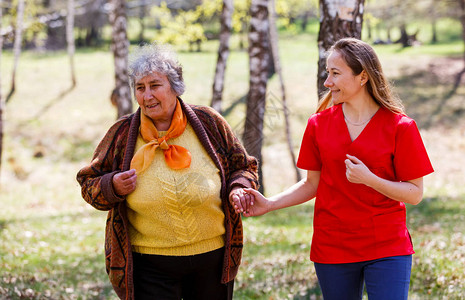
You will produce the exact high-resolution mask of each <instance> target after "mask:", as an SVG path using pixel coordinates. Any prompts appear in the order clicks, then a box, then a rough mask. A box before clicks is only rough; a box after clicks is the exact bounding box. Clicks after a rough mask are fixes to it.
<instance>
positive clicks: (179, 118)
mask: <svg viewBox="0 0 465 300" xmlns="http://www.w3.org/2000/svg"><path fill="white" fill-rule="evenodd" d="M140 119H141V122H140V134H141V136H142V139H143V140H144V141H145V142H146V144H145V145H144V146H142V147H140V149H139V150H137V152H136V154H134V157H133V158H132V160H131V169H136V172H137V173H142V172H144V171H145V169H147V168H148V167H149V166H150V164H151V163H152V161H153V158H154V157H155V150H157V148H158V146H160V148H161V149H162V150H163V154H164V155H165V161H166V163H167V164H168V166H169V167H170V168H171V169H174V170H179V169H184V168H188V167H189V166H190V164H191V153H190V152H189V150H187V149H186V148H184V147H181V146H178V145H168V143H167V142H166V141H167V140H169V139H171V138H176V137H178V136H180V135H181V134H182V133H183V132H184V129H186V125H187V118H186V115H185V114H184V112H183V111H182V109H181V105H180V104H179V101H177V104H176V109H175V110H174V114H173V119H172V120H171V125H170V128H169V129H168V131H167V132H166V135H165V136H163V137H161V138H159V137H158V130H157V128H156V127H155V125H154V124H153V122H152V120H151V119H150V118H149V117H147V116H146V115H145V114H144V113H142V112H141V114H140Z"/></svg>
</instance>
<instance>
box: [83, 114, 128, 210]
mask: <svg viewBox="0 0 465 300" xmlns="http://www.w3.org/2000/svg"><path fill="white" fill-rule="evenodd" d="M129 123H130V119H129V118H127V117H125V118H122V119H120V120H119V121H118V122H116V123H115V124H114V125H113V126H112V127H111V128H110V129H109V130H108V132H107V133H106V134H105V136H104V137H103V139H102V140H101V141H100V143H99V145H98V146H97V148H96V149H95V151H94V155H93V158H92V162H91V163H90V164H89V165H87V166H85V167H83V168H82V169H81V170H79V172H78V173H77V176H76V179H77V181H78V182H79V184H80V185H81V194H82V197H83V198H84V200H85V201H86V202H87V203H89V204H90V205H92V206H93V207H94V208H96V209H98V210H110V209H112V208H113V207H114V206H116V205H117V204H118V203H120V202H122V201H124V200H125V197H122V196H119V195H117V194H116V192H115V190H114V188H113V176H114V175H115V174H116V173H118V172H120V169H121V164H122V161H123V157H124V150H125V146H126V140H127V131H128V128H129Z"/></svg>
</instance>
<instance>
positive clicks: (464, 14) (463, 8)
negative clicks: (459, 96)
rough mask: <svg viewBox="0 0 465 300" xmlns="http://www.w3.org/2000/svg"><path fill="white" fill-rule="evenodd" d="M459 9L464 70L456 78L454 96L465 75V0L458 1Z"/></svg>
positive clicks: (453, 89)
mask: <svg viewBox="0 0 465 300" xmlns="http://www.w3.org/2000/svg"><path fill="white" fill-rule="evenodd" d="M458 4H459V8H460V13H459V15H460V17H459V18H460V23H461V24H462V40H463V43H464V51H463V69H462V71H460V72H459V73H458V74H457V75H456V76H455V82H454V87H453V88H452V92H451V93H450V94H451V95H452V94H454V93H455V92H456V91H457V89H458V87H459V85H460V82H461V81H462V77H463V75H464V74H465V0H458Z"/></svg>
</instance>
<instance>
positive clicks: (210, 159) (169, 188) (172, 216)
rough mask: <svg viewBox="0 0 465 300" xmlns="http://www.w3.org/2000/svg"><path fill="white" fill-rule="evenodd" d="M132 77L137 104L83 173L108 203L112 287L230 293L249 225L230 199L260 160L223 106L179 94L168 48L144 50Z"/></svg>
mask: <svg viewBox="0 0 465 300" xmlns="http://www.w3.org/2000/svg"><path fill="white" fill-rule="evenodd" d="M129 76H130V83H131V87H132V88H133V91H134V96H135V98H136V100H137V103H138V104H139V106H140V107H139V109H138V110H137V111H136V112H135V113H134V114H131V115H128V116H125V117H123V118H121V119H120V120H118V121H117V122H116V123H115V124H114V125H113V126H112V127H111V128H110V129H109V130H108V132H107V133H106V135H105V137H104V138H103V139H102V141H101V142H100V144H99V145H98V147H97V149H96V150H95V153H94V157H93V160H92V162H91V164H90V165H88V166H86V167H84V168H82V169H81V170H80V171H79V173H78V174H77V180H78V181H79V183H80V185H81V187H82V196H83V198H84V199H85V200H86V201H87V202H88V203H89V204H90V205H92V206H93V207H95V208H96V209H99V210H109V214H108V219H107V223H106V237H105V255H106V270H107V273H108V275H109V277H110V281H111V283H112V285H113V288H114V290H115V291H116V293H117V294H118V296H119V297H120V298H121V299H181V298H182V299H209V300H210V299H232V293H233V283H234V278H235V276H236V274H237V271H238V268H239V264H240V261H241V254H242V223H241V218H240V214H238V213H236V212H235V210H234V207H233V206H232V204H231V203H233V199H234V200H236V201H247V200H248V199H247V197H250V196H249V195H248V194H246V193H244V192H243V191H242V188H256V187H257V161H256V159H255V158H253V157H251V156H249V155H248V154H247V153H246V151H245V149H244V148H243V146H242V145H241V144H240V143H239V141H238V139H237V138H236V137H235V136H234V134H233V132H232V131H231V128H230V126H229V125H228V124H227V123H226V121H225V120H224V119H223V118H222V117H221V116H220V115H219V114H218V113H217V112H216V111H214V110H213V109H212V108H209V107H204V106H196V105H190V104H186V103H184V102H183V101H182V100H181V99H180V98H179V96H180V95H182V94H183V92H184V89H185V85H184V82H183V78H182V67H181V65H180V64H179V62H178V61H177V59H176V56H175V53H174V52H173V51H172V50H170V48H169V47H167V46H163V45H156V44H154V45H145V46H141V47H139V48H138V49H137V51H136V53H134V55H133V59H132V62H131V63H130V68H129ZM236 198H237V199H236Z"/></svg>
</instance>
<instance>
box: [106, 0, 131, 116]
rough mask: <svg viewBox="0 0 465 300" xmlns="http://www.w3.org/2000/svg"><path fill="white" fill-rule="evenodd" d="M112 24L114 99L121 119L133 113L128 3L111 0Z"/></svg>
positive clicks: (123, 0)
mask: <svg viewBox="0 0 465 300" xmlns="http://www.w3.org/2000/svg"><path fill="white" fill-rule="evenodd" d="M111 5H112V9H111V13H110V23H111V26H112V35H111V48H112V51H113V57H114V65H115V88H114V90H113V92H112V98H113V99H114V100H115V103H116V107H117V110H118V114H117V117H118V118H120V117H122V116H124V115H127V114H130V113H131V112H132V101H131V91H130V88H129V76H128V52H129V41H128V36H127V31H126V29H127V16H126V1H125V0H111Z"/></svg>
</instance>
